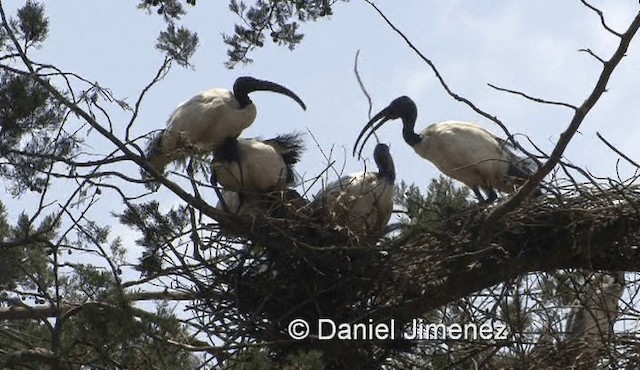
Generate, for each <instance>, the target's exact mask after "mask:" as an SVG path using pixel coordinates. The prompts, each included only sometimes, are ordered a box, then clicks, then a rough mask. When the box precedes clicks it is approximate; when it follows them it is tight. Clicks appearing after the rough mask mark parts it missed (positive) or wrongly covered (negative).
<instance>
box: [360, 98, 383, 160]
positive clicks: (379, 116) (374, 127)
mask: <svg viewBox="0 0 640 370" xmlns="http://www.w3.org/2000/svg"><path fill="white" fill-rule="evenodd" d="M391 118H392V117H391V116H389V107H387V108H385V109H383V110H381V111H380V112H378V114H376V115H375V116H373V118H372V119H371V120H370V121H369V122H367V124H366V125H365V126H364V128H363V129H362V131H360V135H358V138H357V139H356V142H355V144H353V155H354V156H355V155H356V149H357V148H358V142H359V141H360V139H362V136H363V135H364V133H365V132H366V131H367V130H369V129H371V131H370V132H369V133H368V134H367V136H365V138H364V140H363V141H362V145H361V146H360V150H358V158H360V157H361V156H362V149H363V148H364V145H365V144H366V143H367V140H369V138H370V137H371V135H373V133H374V132H376V130H377V129H379V128H380V127H382V125H384V123H385V122H387V121H388V120H390V119H391ZM377 121H380V122H378V123H376V122H377Z"/></svg>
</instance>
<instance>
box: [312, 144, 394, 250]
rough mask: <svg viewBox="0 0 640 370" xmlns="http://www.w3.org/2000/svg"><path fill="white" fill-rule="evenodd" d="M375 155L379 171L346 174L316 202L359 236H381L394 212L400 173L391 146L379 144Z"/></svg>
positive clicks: (336, 222) (316, 198)
mask: <svg viewBox="0 0 640 370" xmlns="http://www.w3.org/2000/svg"><path fill="white" fill-rule="evenodd" d="M373 158H374V160H375V162H376V165H377V166H378V172H357V173H354V174H351V175H348V176H344V177H342V178H340V179H339V180H337V181H334V182H332V183H330V184H329V185H327V186H326V187H325V189H324V190H322V191H320V192H319V193H318V194H317V195H316V197H315V199H314V201H313V204H314V205H316V206H318V207H321V209H322V210H323V212H324V214H325V215H326V216H327V217H328V218H329V220H331V221H332V222H333V223H335V224H338V225H341V226H345V227H346V228H348V229H349V230H350V231H351V232H352V233H353V234H354V235H356V236H357V237H359V238H360V237H363V236H379V235H380V234H381V233H382V232H383V230H384V228H385V226H386V225H387V222H389V218H390V217H391V213H392V211H393V196H394V192H395V186H394V181H395V177H396V173H395V168H394V166H393V158H392V157H391V154H390V153H389V147H388V146H387V145H386V144H378V145H377V146H376V148H375V150H374V152H373Z"/></svg>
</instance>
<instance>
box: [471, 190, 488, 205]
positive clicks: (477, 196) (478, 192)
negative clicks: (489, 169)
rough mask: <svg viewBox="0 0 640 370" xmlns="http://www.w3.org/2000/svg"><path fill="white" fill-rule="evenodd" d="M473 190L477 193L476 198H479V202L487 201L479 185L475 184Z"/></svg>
mask: <svg viewBox="0 0 640 370" xmlns="http://www.w3.org/2000/svg"><path fill="white" fill-rule="evenodd" d="M471 190H473V193H474V194H475V195H476V198H478V204H480V205H483V204H485V203H486V201H485V200H484V197H483V196H482V193H481V192H480V189H479V188H478V186H473V187H472V188H471Z"/></svg>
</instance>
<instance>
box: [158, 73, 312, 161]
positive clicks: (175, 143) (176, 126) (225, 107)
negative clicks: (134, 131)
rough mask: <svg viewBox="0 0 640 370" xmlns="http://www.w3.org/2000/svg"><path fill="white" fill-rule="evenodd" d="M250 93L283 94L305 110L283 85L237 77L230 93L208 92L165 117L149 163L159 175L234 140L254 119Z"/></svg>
mask: <svg viewBox="0 0 640 370" xmlns="http://www.w3.org/2000/svg"><path fill="white" fill-rule="evenodd" d="M253 91H273V92H276V93H279V94H283V95H286V96H288V97H290V98H292V99H293V100H295V101H296V102H297V103H298V104H299V105H300V106H301V107H302V109H306V106H305V104H304V102H303V101H302V100H301V99H300V98H299V97H298V95H296V94H295V93H294V92H293V91H291V90H289V89H287V88H286V87H284V86H281V85H279V84H277V83H274V82H269V81H264V80H258V79H255V78H252V77H240V78H238V79H237V80H236V82H235V83H234V85H233V92H232V91H229V90H226V89H211V90H207V91H204V92H201V93H200V94H198V95H196V96H194V97H192V98H191V99H189V100H188V101H186V102H184V103H182V104H180V105H179V106H178V108H176V110H175V111H174V112H173V113H172V114H171V117H169V120H168V122H167V127H166V129H165V130H164V131H163V132H162V133H161V134H159V135H158V136H157V137H156V138H155V139H154V140H152V141H151V143H150V145H149V148H148V150H147V160H148V161H149V164H150V165H151V166H152V167H153V168H154V169H156V170H157V171H158V172H161V173H162V172H164V169H165V167H166V166H167V165H168V164H169V163H171V162H173V161H184V160H185V159H186V158H187V157H189V156H191V155H193V154H199V153H210V152H214V151H216V150H217V148H218V147H219V146H220V145H221V144H222V143H223V142H224V141H225V140H226V139H227V138H237V137H238V136H239V135H240V133H242V131H243V130H244V129H246V128H247V127H249V126H250V125H251V124H252V123H253V121H254V120H255V118H256V106H255V105H254V104H253V103H252V102H251V99H249V94H250V93H251V92H253Z"/></svg>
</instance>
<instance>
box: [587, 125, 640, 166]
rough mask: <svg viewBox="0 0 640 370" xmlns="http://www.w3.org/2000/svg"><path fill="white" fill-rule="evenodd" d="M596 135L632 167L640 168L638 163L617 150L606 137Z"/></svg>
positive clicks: (597, 133)
mask: <svg viewBox="0 0 640 370" xmlns="http://www.w3.org/2000/svg"><path fill="white" fill-rule="evenodd" d="M596 135H597V136H598V138H599V139H600V140H602V142H603V143H605V144H606V145H607V146H608V147H609V149H611V150H613V151H614V152H616V153H617V154H618V155H619V156H621V157H622V158H624V159H625V160H627V162H629V163H631V164H632V165H634V166H636V167H638V168H640V165H639V164H638V163H636V162H635V161H634V160H632V159H631V158H629V157H628V156H627V155H626V154H624V153H622V152H621V151H620V150H619V149H618V148H616V147H615V146H613V145H612V144H611V143H609V142H608V141H607V140H606V139H605V138H604V137H602V135H600V133H599V132H596Z"/></svg>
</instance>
